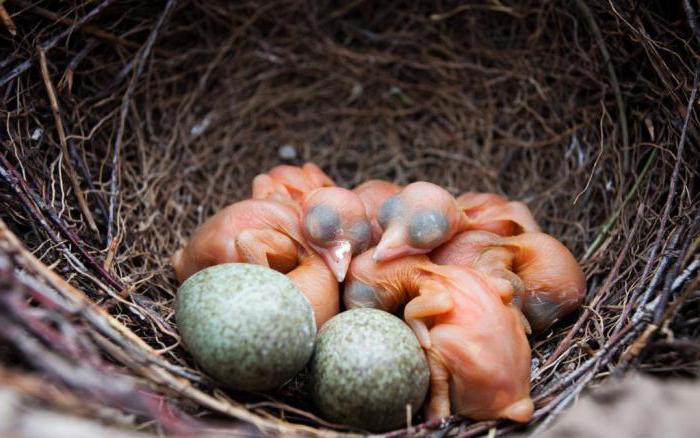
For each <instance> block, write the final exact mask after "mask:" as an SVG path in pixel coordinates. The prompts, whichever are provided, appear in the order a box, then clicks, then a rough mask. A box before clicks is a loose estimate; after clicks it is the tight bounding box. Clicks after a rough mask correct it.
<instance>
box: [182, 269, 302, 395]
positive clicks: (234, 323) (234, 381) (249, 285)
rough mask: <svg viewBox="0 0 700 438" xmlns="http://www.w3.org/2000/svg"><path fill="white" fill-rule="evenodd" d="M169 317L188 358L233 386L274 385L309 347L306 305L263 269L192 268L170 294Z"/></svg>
mask: <svg viewBox="0 0 700 438" xmlns="http://www.w3.org/2000/svg"><path fill="white" fill-rule="evenodd" d="M175 317H176V319H177V325H178V330H179V331H180V334H181V335H182V339H183V341H184V343H185V345H186V346H187V349H188V350H189V351H190V353H192V356H194V358H195V360H196V361H197V362H198V363H199V364H200V366H201V367H202V368H203V369H204V370H205V371H206V372H207V373H208V374H209V375H211V376H212V377H213V378H215V379H216V380H218V381H220V382H221V383H222V384H224V385H227V386H229V387H232V388H235V389H240V390H245V391H264V390H267V389H272V388H275V387H277V386H279V385H281V384H283V383H284V382H285V381H287V380H289V379H290V378H292V377H293V376H294V375H295V374H296V373H298V372H299V371H300V370H301V369H302V368H304V366H305V365H306V363H307V362H308V360H309V358H310V357H311V354H312V352H313V347H314V339H315V336H316V325H315V323H314V315H313V311H312V310H311V305H310V304H309V302H308V300H307V299H306V297H305V296H304V295H303V294H302V293H301V291H300V290H299V289H298V288H297V287H296V286H295V285H294V284H293V283H292V282H291V281H290V280H289V279H288V278H287V277H285V276H284V275H282V274H280V273H279V272H276V271H273V270H271V269H268V268H265V267H262V266H256V265H249V264H244V263H227V264H222V265H217V266H212V267H210V268H207V269H204V270H202V271H200V272H198V273H196V274H195V275H193V276H192V277H190V278H188V279H187V280H186V281H185V282H184V283H183V284H182V286H180V289H179V290H178V292H177V299H176V304H175Z"/></svg>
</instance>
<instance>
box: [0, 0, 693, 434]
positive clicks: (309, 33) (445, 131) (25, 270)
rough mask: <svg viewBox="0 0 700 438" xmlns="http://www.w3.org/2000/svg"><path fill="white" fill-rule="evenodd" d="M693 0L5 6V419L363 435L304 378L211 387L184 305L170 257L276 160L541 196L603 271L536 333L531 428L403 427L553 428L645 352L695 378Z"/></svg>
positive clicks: (644, 361)
mask: <svg viewBox="0 0 700 438" xmlns="http://www.w3.org/2000/svg"><path fill="white" fill-rule="evenodd" d="M693 3H694V2H691V1H689V0H685V1H684V2H683V4H682V5H679V4H674V5H668V4H665V3H663V2H632V1H626V0H625V1H618V2H585V1H584V0H579V1H576V2H565V1H544V0H530V1H512V2H511V1H482V2H469V3H468V4H458V3H457V2H447V3H445V4H440V3H438V4H434V5H433V4H432V2H402V1H393V2H389V3H382V4H381V5H380V3H379V2H374V1H362V0H360V1H354V2H349V3H344V2H301V1H298V0H287V1H278V2H260V3H259V4H258V3H256V2H216V1H215V2H188V1H185V0H181V1H177V0H168V1H167V2H144V1H126V2H118V3H117V2H114V1H113V0H94V1H93V0H84V1H70V2H44V1H39V2H36V1H24V0H21V1H20V0H8V1H7V2H4V3H3V2H0V18H2V21H0V22H1V23H3V25H0V41H1V42H2V43H1V44H0V100H1V102H2V103H1V104H0V116H1V120H2V128H1V129H0V143H1V144H2V148H1V150H0V205H1V206H2V208H0V218H1V219H2V222H0V326H2V331H0V339H2V340H3V341H2V343H1V344H0V388H1V389H2V393H3V394H6V393H7V392H8V391H9V392H10V393H11V394H12V397H13V400H14V403H10V404H3V409H10V410H11V411H12V412H13V417H12V418H13V421H12V422H10V423H9V425H4V427H6V428H9V430H10V431H12V430H14V429H12V428H13V427H16V428H17V429H16V430H20V429H21V427H24V426H27V425H32V426H33V427H39V426H38V424H39V422H37V421H32V420H33V419H36V418H37V417H36V416H37V415H39V414H42V415H44V417H42V418H45V416H46V415H47V412H48V413H51V415H53V417H51V418H54V419H55V420H56V421H58V419H62V420H61V421H63V422H62V423H61V421H58V423H60V424H64V425H72V426H71V427H75V428H76V429H74V430H75V431H77V430H78V429H77V428H78V427H86V426H85V422H88V421H89V422H99V423H101V424H102V426H100V427H109V428H110V429H109V430H112V431H113V432H114V431H122V432H123V431H135V430H140V431H144V432H150V433H180V434H188V433H192V434H203V433H207V432H210V433H229V434H238V435H240V434H242V433H255V432H258V433H261V432H262V433H275V432H278V433H294V432H297V433H303V434H320V433H324V434H327V433H329V432H330V431H336V432H339V433H340V432H347V431H349V430H348V429H347V428H344V427H342V426H340V425H334V424H329V423H327V422H324V421H323V420H322V419H321V418H319V416H318V415H317V413H316V411H315V408H314V407H313V405H312V404H311V403H310V401H309V396H308V391H307V387H306V385H305V381H304V376H303V375H302V376H300V377H298V378H297V379H295V380H294V381H292V382H290V383H289V384H288V385H286V386H285V387H283V388H282V389H280V390H279V391H277V392H275V393H270V394H247V393H235V392H230V391H228V392H224V391H222V390H221V389H218V388H217V386H216V385H215V384H213V383H212V382H211V381H210V380H209V379H208V378H207V377H206V376H205V375H203V374H202V373H201V372H200V371H199V370H198V369H197V367H196V365H195V364H194V362H193V361H192V358H191V357H190V356H189V355H188V353H187V352H186V351H185V350H184V349H183V348H182V345H181V340H180V337H179V336H178V333H177V330H176V327H175V326H174V318H173V306H172V305H173V299H174V296H175V291H176V289H177V284H176V282H175V280H174V275H173V272H172V270H171V268H170V267H169V266H168V256H169V255H170V254H172V253H173V252H174V250H175V249H176V248H177V247H178V246H180V245H181V244H182V243H183V242H185V241H186V239H187V238H188V237H189V236H190V235H191V233H192V231H193V230H194V229H195V228H196V226H197V225H198V224H200V223H201V222H202V221H203V220H204V219H206V218H207V217H208V216H209V215H211V214H213V213H214V212H215V211H217V210H218V209H219V208H221V207H223V206H225V205H227V204H229V203H231V202H233V201H236V200H239V199H243V198H245V197H246V196H248V195H249V190H250V182H251V179H252V178H253V177H254V176H255V175H256V174H258V173H260V172H263V171H265V170H267V169H269V168H270V167H272V166H274V165H276V164H280V163H283V162H288V163H296V164H298V163H302V162H304V161H313V162H315V163H317V164H319V165H320V166H321V167H322V168H323V169H324V170H325V171H326V172H328V173H329V174H330V175H331V176H332V177H333V178H334V179H335V180H336V181H337V183H338V184H339V185H342V186H346V187H351V186H353V185H355V184H358V183H360V182H362V181H364V180H366V179H369V178H382V179H388V180H392V181H395V182H397V183H402V184H403V183H408V182H411V181H416V180H428V181H432V182H435V183H438V184H441V185H443V186H444V187H446V188H448V189H449V190H450V191H452V192H453V193H455V194H456V193H458V192H461V191H466V190H473V191H491V192H496V193H500V194H504V195H507V196H508V197H511V198H515V199H519V200H522V201H524V202H526V203H527V204H528V205H529V207H530V208H531V209H532V211H533V212H534V214H535V217H536V218H537V219H538V221H539V222H540V223H541V224H542V225H543V228H544V229H545V230H546V231H547V232H548V233H550V234H552V235H554V236H555V237H557V238H559V239H560V240H562V241H563V242H564V243H565V244H566V245H567V246H568V247H569V248H570V249H571V251H572V252H573V253H574V254H575V255H576V256H577V257H578V258H579V260H580V262H581V264H582V266H583V268H584V271H585V273H586V276H587V281H588V289H587V296H586V300H585V306H584V308H583V309H582V310H581V311H580V312H578V313H577V314H575V315H572V316H571V317H570V318H568V319H567V320H565V321H561V322H559V323H558V324H557V325H556V326H555V327H554V328H553V329H551V330H550V331H548V332H547V333H544V334H542V335H538V336H537V337H534V338H532V339H531V343H532V346H533V367H532V391H533V397H534V399H535V402H536V412H535V415H534V418H533V420H532V422H531V424H529V425H526V426H518V425H514V424H512V423H508V422H500V421H499V422H496V421H490V422H473V421H470V420H468V419H465V418H461V417H450V418H448V419H446V420H445V421H443V422H441V423H430V422H422V423H419V424H413V425H412V426H411V427H410V428H408V429H403V430H399V431H395V432H393V434H395V435H403V434H411V433H416V434H427V433H430V432H433V431H439V432H440V433H441V434H446V435H449V436H452V435H461V436H472V435H478V434H483V433H487V432H489V431H491V432H492V433H493V431H494V429H495V433H496V434H505V433H508V432H511V431H514V430H522V429H523V427H524V428H525V430H526V431H536V430H539V429H541V428H545V427H547V425H548V424H550V422H551V421H552V420H553V419H554V418H556V416H557V414H559V413H560V412H562V410H564V409H566V408H567V407H568V406H570V405H571V403H572V402H573V401H574V400H575V399H576V398H577V397H578V396H579V395H580V394H581V393H582V391H584V390H585V389H586V388H589V387H591V386H594V385H599V384H605V382H606V381H608V380H609V379H610V378H614V377H615V376H619V375H621V374H623V373H625V372H627V371H629V370H632V369H640V370H644V371H646V372H650V373H657V374H661V375H683V376H692V375H696V374H697V371H698V368H697V366H698V359H699V358H700V355H699V354H698V353H699V351H700V348H698V343H697V338H698V335H700V318H698V317H697V311H698V305H699V304H700V296H699V295H698V286H699V280H698V275H697V274H698V267H699V266H700V260H699V256H698V247H699V243H700V240H699V239H698V229H699V228H700V208H699V207H700V198H699V197H698V168H697V163H698V162H700V153H699V152H698V151H699V148H698V145H699V144H700V132H699V131H698V129H699V128H698V127H699V126H700V125H698V116H697V111H696V110H697V107H696V91H697V81H698V69H697V66H696V61H697V56H698V52H697V50H698V49H699V47H700V46H698V44H700V36H699V34H698V32H697V29H698V24H697V21H696V9H697V4H693ZM12 32H14V33H15V35H14V36H12V35H11V33H12ZM6 406H8V407H6ZM76 417H78V418H80V419H76ZM6 418H9V417H6ZM417 421H422V420H421V419H420V417H418V418H417ZM58 423H56V424H58ZM41 424H47V425H49V424H54V423H50V422H48V423H41ZM91 424H92V423H91ZM81 425H82V426H81ZM2 427H3V426H0V429H2ZM27 427H28V426H27ZM46 427H49V426H46ZM66 427H67V426H66ZM91 427H98V426H95V425H94V424H92V426H91ZM44 432H46V430H44Z"/></svg>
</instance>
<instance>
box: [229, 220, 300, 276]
mask: <svg viewBox="0 0 700 438" xmlns="http://www.w3.org/2000/svg"><path fill="white" fill-rule="evenodd" d="M236 250H237V251H238V254H239V255H240V257H241V261H243V262H246V263H253V264H256V265H261V266H265V267H269V268H272V269H274V270H276V271H280V272H283V273H286V272H289V271H291V270H292V269H294V268H295V267H296V265H297V259H298V256H297V245H296V244H295V243H294V241H293V240H292V239H290V238H289V237H287V236H285V235H284V234H282V233H280V232H278V231H275V230H253V229H246V230H243V231H241V232H240V233H238V235H237V236H236Z"/></svg>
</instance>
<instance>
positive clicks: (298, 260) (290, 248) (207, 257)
mask: <svg viewBox="0 0 700 438" xmlns="http://www.w3.org/2000/svg"><path fill="white" fill-rule="evenodd" d="M171 262H172V265H173V267H174V268H175V274H176V276H177V279H178V281H180V282H183V281H185V280H186V279H187V278H188V277H190V276H191V275H193V274H195V273H196V272H198V271H200V270H202V269H204V268H207V267H209V266H213V265H218V264H222V263H236V262H245V263H254V264H258V265H262V266H267V267H270V268H272V269H275V270H278V271H280V272H283V273H286V274H287V276H288V277H289V278H290V279H291V280H292V281H293V282H294V283H295V284H296V285H297V286H298V287H299V289H300V290H301V291H302V292H303V293H304V295H306V297H307V298H308V299H309V302H310V303H311V307H312V309H313V310H314V315H315V318H316V325H317V327H319V328H320V327H321V326H322V325H323V324H324V323H325V322H326V321H327V320H328V319H330V318H331V317H332V316H334V315H335V314H337V313H338V311H339V310H340V309H339V292H338V283H337V282H336V280H335V277H334V275H333V274H332V272H331V271H330V270H329V269H328V267H327V266H326V265H325V264H324V263H323V262H322V260H321V259H320V257H319V256H318V255H317V254H316V253H315V252H314V251H313V250H312V249H311V248H309V247H308V245H306V244H305V239H304V237H303V233H302V230H301V226H300V223H299V213H298V210H297V209H296V208H295V207H294V206H292V205H289V204H288V203H282V202H277V201H270V200H260V199H249V200H245V201H240V202H237V203H234V204H231V205H229V206H228V207H226V208H224V209H222V210H220V211H219V212H218V213H216V214H215V215H214V216H212V217H210V218H209V219H208V220H207V221H206V222H204V224H202V225H201V226H200V227H199V228H198V229H197V230H196V231H195V233H194V235H193V236H192V238H191V239H190V241H189V242H188V243H187V244H186V245H185V246H184V247H183V248H181V249H180V250H178V251H177V252H176V253H175V254H174V255H173V257H172V259H171Z"/></svg>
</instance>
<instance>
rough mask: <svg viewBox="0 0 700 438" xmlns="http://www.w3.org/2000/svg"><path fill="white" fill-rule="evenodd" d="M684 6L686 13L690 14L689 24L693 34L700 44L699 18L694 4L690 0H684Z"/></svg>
mask: <svg viewBox="0 0 700 438" xmlns="http://www.w3.org/2000/svg"><path fill="white" fill-rule="evenodd" d="M683 8H684V9H685V14H686V15H687V16H688V25H689V26H690V29H691V30H692V31H693V36H694V37H695V39H696V40H697V42H698V44H700V27H699V26H698V19H697V16H696V14H695V10H694V9H693V6H692V5H691V4H690V0H683Z"/></svg>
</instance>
